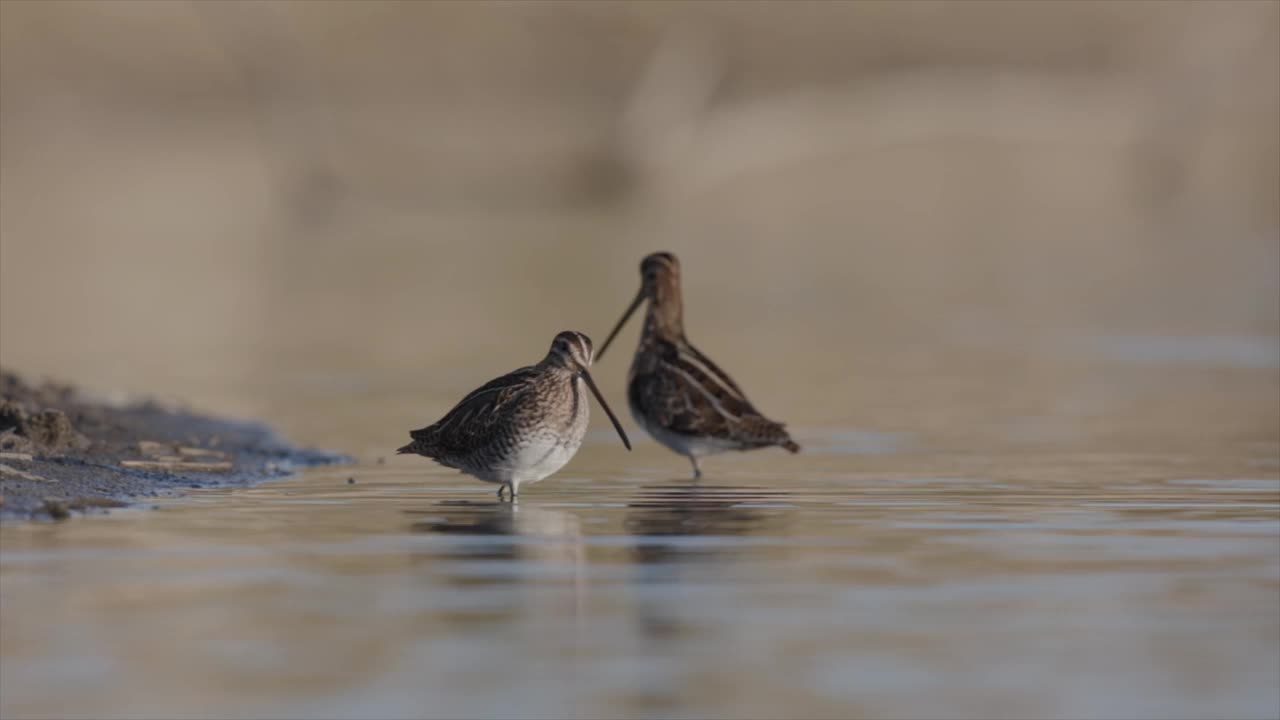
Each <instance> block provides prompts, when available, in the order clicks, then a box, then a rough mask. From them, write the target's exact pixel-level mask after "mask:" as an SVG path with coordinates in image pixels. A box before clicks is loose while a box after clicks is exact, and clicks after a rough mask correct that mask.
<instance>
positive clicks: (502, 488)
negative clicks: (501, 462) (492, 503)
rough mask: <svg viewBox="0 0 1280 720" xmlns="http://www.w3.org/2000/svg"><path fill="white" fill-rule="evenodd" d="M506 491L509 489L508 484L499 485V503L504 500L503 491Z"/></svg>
mask: <svg viewBox="0 0 1280 720" xmlns="http://www.w3.org/2000/svg"><path fill="white" fill-rule="evenodd" d="M506 489H507V484H506V483H503V484H501V485H499V486H498V502H502V500H503V497H502V491H503V490H506Z"/></svg>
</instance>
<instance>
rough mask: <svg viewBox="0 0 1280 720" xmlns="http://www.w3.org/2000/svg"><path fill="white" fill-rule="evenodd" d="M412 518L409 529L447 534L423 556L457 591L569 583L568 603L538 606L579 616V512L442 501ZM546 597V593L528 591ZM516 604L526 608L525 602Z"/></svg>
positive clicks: (582, 588) (582, 583)
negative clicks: (570, 610) (570, 599)
mask: <svg viewBox="0 0 1280 720" xmlns="http://www.w3.org/2000/svg"><path fill="white" fill-rule="evenodd" d="M410 514H414V515H425V516H427V517H426V518H425V519H422V520H419V521H417V522H414V523H413V525H412V529H413V531H414V532H420V533H431V534H435V535H442V536H447V537H448V538H450V540H451V542H449V543H448V544H446V545H444V546H441V547H432V548H431V550H430V552H429V553H428V554H427V555H425V556H424V558H423V559H424V560H425V561H426V563H427V564H428V566H429V567H431V569H432V570H433V571H434V572H435V573H437V579H439V580H442V581H443V582H445V583H447V584H448V585H450V586H452V587H454V588H457V589H460V590H465V589H482V588H493V587H502V586H507V587H510V588H511V589H512V590H513V591H518V590H519V589H520V588H522V587H528V588H537V587H544V588H545V587H546V586H547V585H553V586H554V585H563V584H565V582H566V580H571V581H572V586H573V602H572V603H564V602H563V598H560V600H555V599H550V603H551V606H550V607H548V608H537V609H545V610H550V611H552V612H563V609H564V608H565V607H566V606H568V607H571V608H573V611H574V614H575V615H580V614H581V612H582V608H583V601H584V597H585V592H586V548H585V546H584V544H583V541H582V529H581V524H580V522H579V519H578V516H577V515H574V514H572V513H568V512H564V511H561V510H552V509H549V508H539V507H532V506H529V505H518V504H512V503H503V502H469V501H444V502H440V503H436V504H434V505H432V506H431V507H430V508H429V509H425V510H417V511H410ZM442 561H443V562H442ZM530 594H531V595H532V596H534V597H542V598H544V599H547V594H545V593H530ZM521 607H523V608H525V609H529V608H528V607H527V603H522V604H521Z"/></svg>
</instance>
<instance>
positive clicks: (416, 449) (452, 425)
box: [397, 331, 631, 498]
mask: <svg viewBox="0 0 1280 720" xmlns="http://www.w3.org/2000/svg"><path fill="white" fill-rule="evenodd" d="M591 358H592V345H591V339H590V338H588V337H587V336H586V335H583V334H582V333H578V332H568V331H567V332H562V333H560V334H559V335H557V336H556V338H555V340H554V341H553V342H552V344H551V350H550V351H549V352H548V353H547V356H546V357H545V358H543V360H542V361H541V362H539V363H538V364H537V365H530V366H528V367H522V368H520V369H518V370H514V371H512V372H510V373H508V374H506V375H503V376H502V377H500V378H496V379H494V380H490V381H489V382H487V383H485V384H484V385H481V386H480V387H479V388H476V389H475V390H473V391H471V393H470V394H468V395H467V396H466V397H464V398H463V399H462V400H461V401H460V402H459V403H458V404H457V405H455V406H454V407H453V409H452V410H450V411H449V412H448V413H445V416H444V417H443V418H441V419H440V420H439V421H438V422H436V423H434V424H431V425H428V426H427V427H424V428H421V429H419V430H413V431H410V433H409V436H410V437H411V438H412V440H413V441H412V442H410V443H409V444H408V445H405V446H404V447H402V448H400V449H399V450H397V452H398V453H402V454H403V453H412V454H417V455H423V456H426V457H429V458H432V459H433V460H435V461H436V462H438V463H440V464H441V465H444V466H446V467H451V468H457V469H458V470H461V471H462V472H464V473H467V474H468V475H472V476H474V477H476V478H479V479H481V480H484V481H487V482H496V483H500V487H499V489H498V495H499V497H501V496H502V491H503V488H509V489H510V490H511V495H512V497H513V498H514V497H515V496H516V494H518V493H519V486H520V485H521V484H522V483H531V482H537V481H539V480H541V479H543V478H545V477H547V476H549V475H551V474H552V473H554V472H556V471H557V470H559V469H560V468H561V467H563V466H564V464H565V463H567V462H568V461H569V460H570V459H571V458H572V457H573V455H574V454H575V453H576V452H577V451H578V448H579V447H580V446H581V445H582V438H583V437H584V436H585V435H586V432H587V422H588V418H589V415H590V412H589V410H588V402H587V398H586V395H585V393H584V392H583V388H584V386H585V387H586V388H587V389H590V390H591V391H592V392H593V393H595V395H596V398H597V399H598V400H599V401H600V404H601V406H602V407H603V408H604V410H605V412H606V413H607V414H608V415H609V419H610V420H611V421H612V422H613V425H614V428H615V429H617V431H618V435H619V437H621V438H622V442H623V444H624V445H626V446H627V449H628V450H629V449H631V443H630V440H628V439H627V436H626V433H625V432H623V430H622V426H621V425H620V424H619V423H618V420H617V418H615V417H614V415H613V411H612V410H610V409H609V406H608V405H607V404H606V403H605V401H604V398H603V397H601V396H600V393H599V391H598V390H597V389H596V387H595V383H594V382H592V380H591V374H590V373H589V372H588V370H587V368H588V367H589V366H590V365H591Z"/></svg>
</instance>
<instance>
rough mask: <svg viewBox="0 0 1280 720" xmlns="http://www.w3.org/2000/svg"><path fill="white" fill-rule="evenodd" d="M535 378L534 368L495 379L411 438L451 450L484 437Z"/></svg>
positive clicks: (414, 432)
mask: <svg viewBox="0 0 1280 720" xmlns="http://www.w3.org/2000/svg"><path fill="white" fill-rule="evenodd" d="M535 375H536V372H535V371H534V368H533V366H529V367H522V368H520V369H519V370H515V371H512V372H509V373H507V374H506V375H503V376H502V377H499V378H494V379H493V380H490V381H489V382H487V383H485V384H484V385H481V386H480V387H478V388H476V389H475V390H472V391H471V392H470V393H469V394H468V395H467V396H466V397H464V398H462V400H461V401H459V402H458V404H457V405H455V406H454V407H453V409H452V410H450V411H449V412H447V413H445V416H444V417H442V418H440V420H438V421H437V422H435V423H434V424H432V425H428V426H427V427H424V428H421V429H419V430H412V431H410V432H409V436H410V437H412V438H413V439H414V440H423V441H431V442H433V443H434V444H436V445H439V446H445V447H448V446H453V445H457V444H459V442H460V441H465V440H466V439H468V438H472V437H475V436H478V435H482V434H484V433H485V432H486V431H487V430H488V429H489V428H490V427H491V425H492V424H493V422H494V420H495V419H496V418H497V417H498V416H499V414H500V411H501V410H502V408H503V407H504V406H506V405H507V404H508V403H511V402H512V401H514V400H516V399H517V398H519V397H521V396H522V395H523V394H524V392H525V391H526V390H528V389H529V387H530V385H531V380H532V379H533V378H534V376H535Z"/></svg>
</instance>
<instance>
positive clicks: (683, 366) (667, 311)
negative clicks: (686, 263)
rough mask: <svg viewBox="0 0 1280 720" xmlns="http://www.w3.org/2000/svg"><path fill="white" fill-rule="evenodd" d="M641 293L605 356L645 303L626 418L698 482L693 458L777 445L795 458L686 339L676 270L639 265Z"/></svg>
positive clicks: (790, 445) (661, 262) (657, 258)
mask: <svg viewBox="0 0 1280 720" xmlns="http://www.w3.org/2000/svg"><path fill="white" fill-rule="evenodd" d="M640 282H641V284H640V292H639V293H637V294H636V298H635V300H633V301H632V303H631V306H630V307H628V308H627V311H626V312H625V313H623V315H622V319H621V320H619V321H618V324H617V325H616V326H615V327H614V328H613V332H611V333H609V337H608V338H607V339H606V340H605V341H604V345H602V346H601V347H600V353H599V355H598V356H597V357H603V356H604V353H605V350H608V349H609V343H611V342H613V339H614V338H615V337H616V336H617V335H618V331H619V330H621V329H622V326H623V325H625V324H626V322H627V320H628V319H630V317H631V315H632V314H634V313H635V311H636V308H638V307H640V303H642V302H644V301H645V300H648V301H649V306H648V309H647V312H646V313H645V319H644V330H643V332H641V334H640V345H639V347H637V348H636V355H635V359H634V360H632V361H631V370H630V372H629V373H628V375H627V404H628V405H629V406H630V407H631V414H632V416H634V417H635V419H636V422H638V423H639V424H640V425H641V426H642V427H643V428H644V429H645V430H646V431H647V432H648V433H649V434H650V435H652V436H653V438H654V439H655V440H657V441H658V442H660V443H662V444H663V445H665V446H667V447H668V448H670V449H671V450H674V451H675V452H677V453H680V454H681V455H684V456H685V457H688V458H689V462H691V463H693V476H694V477H695V478H699V477H702V469H701V468H700V467H699V466H698V458H699V457H702V456H704V455H712V454H715V453H722V452H726V451H729V450H753V449H755V448H763V447H771V446H774V445H778V446H781V447H783V448H785V449H787V450H789V451H790V452H793V453H795V452H800V446H799V445H797V444H796V443H795V442H794V441H792V440H791V436H790V435H788V434H787V431H786V429H785V428H784V427H783V425H782V423H778V422H774V421H773V420H770V419H769V418H767V417H765V416H764V415H761V414H760V412H759V411H758V410H756V409H755V407H754V406H753V405H752V404H751V402H750V401H749V400H747V396H746V395H745V394H744V393H743V392H742V389H741V388H739V387H738V384H737V383H735V382H734V381H733V378H730V377H729V376H728V374H726V373H725V372H724V371H723V370H721V369H720V368H719V367H717V366H716V364H715V363H713V362H711V359H710V358H708V357H707V356H706V355H703V354H702V353H701V352H698V349H697V348H695V347H694V346H693V345H692V344H691V343H690V342H689V340H688V338H686V337H685V335H684V307H683V302H682V299H681V294H680V263H679V261H677V260H676V257H675V256H674V255H672V254H671V253H667V252H660V253H654V254H652V255H650V256H648V257H646V258H645V259H644V260H643V261H642V262H641V263H640Z"/></svg>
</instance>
